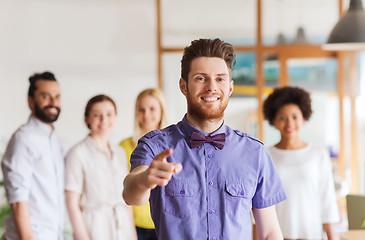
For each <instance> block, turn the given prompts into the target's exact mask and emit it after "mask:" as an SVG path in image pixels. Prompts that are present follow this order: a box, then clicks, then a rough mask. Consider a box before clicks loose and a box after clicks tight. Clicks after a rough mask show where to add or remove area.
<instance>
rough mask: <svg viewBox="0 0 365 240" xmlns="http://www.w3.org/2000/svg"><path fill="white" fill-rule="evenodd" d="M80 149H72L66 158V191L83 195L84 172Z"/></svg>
mask: <svg viewBox="0 0 365 240" xmlns="http://www.w3.org/2000/svg"><path fill="white" fill-rule="evenodd" d="M78 150H79V149H78V148H77V147H76V148H73V149H71V150H70V151H69V152H68V154H67V156H66V165H65V190H68V191H72V192H76V193H80V194H82V189H83V182H84V178H85V176H84V171H83V165H82V158H81V157H80V154H79V151H78Z"/></svg>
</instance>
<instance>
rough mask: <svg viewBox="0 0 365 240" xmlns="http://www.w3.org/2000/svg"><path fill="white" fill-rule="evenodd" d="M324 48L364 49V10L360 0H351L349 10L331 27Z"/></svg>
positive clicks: (339, 49)
mask: <svg viewBox="0 0 365 240" xmlns="http://www.w3.org/2000/svg"><path fill="white" fill-rule="evenodd" d="M322 48H323V49H324V50H338V51H357V50H365V12H364V8H363V6H362V2H361V0H351V1H350V7H349V10H348V11H347V12H346V13H345V14H344V15H343V16H342V17H341V18H340V20H339V21H338V22H337V24H336V25H335V27H334V28H333V29H332V31H331V33H330V35H329V37H328V40H327V43H326V44H324V45H323V46H322Z"/></svg>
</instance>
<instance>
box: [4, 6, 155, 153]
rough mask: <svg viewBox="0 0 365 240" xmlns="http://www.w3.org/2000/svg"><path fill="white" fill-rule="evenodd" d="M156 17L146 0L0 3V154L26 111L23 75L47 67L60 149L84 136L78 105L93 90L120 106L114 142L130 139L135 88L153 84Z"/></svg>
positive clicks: (140, 88) (90, 95)
mask: <svg viewBox="0 0 365 240" xmlns="http://www.w3.org/2000/svg"><path fill="white" fill-rule="evenodd" d="M155 18H156V17H155V6H154V1H151V0H133V1H127V0H122V1H113V0H106V1H95V0H94V1H92V0H89V1H86V0H85V1H67V0H66V1H46V0H33V1H13V0H0V83H1V87H0V111H1V117H0V126H1V127H0V155H1V153H2V152H3V151H4V148H5V145H6V143H7V141H8V139H9V138H10V136H11V134H12V132H14V131H15V130H16V129H17V128H18V127H19V126H20V125H21V124H22V123H24V122H26V121H27V119H28V116H29V114H30V111H29V109H28V106H27V101H26V100H27V89H28V77H29V76H30V75H31V74H33V73H34V72H42V71H45V70H49V71H52V72H54V73H55V75H56V78H57V79H58V81H59V83H60V86H61V90H62V105H63V108H62V112H61V115H60V118H59V120H58V121H57V123H56V127H57V130H58V132H59V135H60V137H61V140H62V142H63V143H64V147H65V150H68V148H69V147H70V146H71V145H73V144H74V143H75V142H77V141H79V140H80V139H82V138H83V137H84V136H85V134H87V128H86V127H85V124H84V122H83V111H84V107H85V104H86V102H87V100H88V99H89V98H90V97H92V96H94V95H96V94H99V93H104V94H107V95H110V96H111V97H112V98H113V99H114V100H115V101H116V103H117V106H118V121H117V124H116V129H115V132H114V134H113V136H112V141H113V142H118V141H119V140H120V139H122V138H124V137H127V136H129V135H130V134H131V133H132V129H133V114H134V100H135V98H136V96H137V94H138V92H139V91H140V90H142V89H143V88H146V87H156V86H157V74H156V69H157V66H156V59H157V55H156V37H155V31H156V24H155Z"/></svg>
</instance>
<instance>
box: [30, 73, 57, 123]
mask: <svg viewBox="0 0 365 240" xmlns="http://www.w3.org/2000/svg"><path fill="white" fill-rule="evenodd" d="M35 84H36V90H35V91H34V94H33V97H32V96H29V97H28V104H29V107H30V109H31V110H32V114H33V115H34V116H35V117H36V118H38V119H39V120H41V121H42V122H44V123H47V124H52V123H53V122H54V121H56V120H57V118H58V116H59V114H60V111H61V94H60V87H59V85H58V83H57V82H56V81H48V80H38V81H37V82H36V83H35Z"/></svg>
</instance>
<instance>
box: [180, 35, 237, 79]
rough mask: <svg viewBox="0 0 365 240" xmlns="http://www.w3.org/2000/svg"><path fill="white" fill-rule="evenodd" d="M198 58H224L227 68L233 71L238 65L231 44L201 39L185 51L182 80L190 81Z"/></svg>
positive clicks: (192, 43) (217, 40)
mask: <svg viewBox="0 0 365 240" xmlns="http://www.w3.org/2000/svg"><path fill="white" fill-rule="evenodd" d="M198 57H217V58H222V59H223V60H224V61H225V62H226V64H227V67H228V68H229V69H230V70H231V72H232V70H233V67H234V65H235V64H236V60H235V57H236V54H235V53H234V49H233V46H232V45H231V44H230V43H227V42H224V41H222V40H220V39H219V38H216V39H214V40H212V39H199V40H194V41H192V42H191V45H190V46H188V47H186V48H185V49H184V53H183V57H182V59H181V78H182V79H184V80H185V81H188V75H189V72H190V67H191V62H192V61H193V60H194V59H195V58H198Z"/></svg>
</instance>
